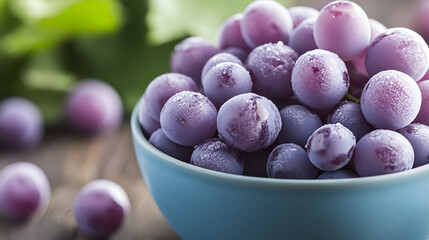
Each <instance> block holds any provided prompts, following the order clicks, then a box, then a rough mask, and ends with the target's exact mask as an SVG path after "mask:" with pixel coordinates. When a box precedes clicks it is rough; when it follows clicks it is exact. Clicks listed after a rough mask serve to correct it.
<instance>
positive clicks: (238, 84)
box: [202, 62, 253, 109]
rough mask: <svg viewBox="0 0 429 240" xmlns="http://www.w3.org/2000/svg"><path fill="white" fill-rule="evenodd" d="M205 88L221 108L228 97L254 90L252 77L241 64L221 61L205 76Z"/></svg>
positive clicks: (213, 101)
mask: <svg viewBox="0 0 429 240" xmlns="http://www.w3.org/2000/svg"><path fill="white" fill-rule="evenodd" d="M202 83H203V89H204V92H205V94H206V96H207V97H208V98H209V99H210V101H211V102H212V103H213V104H214V105H215V106H216V107H217V108H218V109H219V108H220V106H222V104H223V103H224V102H226V101H227V100H228V99H230V98H232V97H234V96H237V95H239V94H242V93H248V92H251V91H252V85H253V83H252V79H251V78H250V74H249V72H248V71H247V70H246V69H245V68H244V67H243V66H241V65H239V64H237V63H232V62H224V63H219V64H217V65H216V66H214V67H212V68H211V69H210V71H208V73H207V74H206V75H205V76H204V78H203V80H202Z"/></svg>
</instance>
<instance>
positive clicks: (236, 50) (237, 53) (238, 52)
mask: <svg viewBox="0 0 429 240" xmlns="http://www.w3.org/2000/svg"><path fill="white" fill-rule="evenodd" d="M222 52H224V53H230V54H232V55H234V56H236V57H237V58H238V59H240V61H241V62H243V63H244V62H246V59H247V56H248V55H249V52H247V51H245V50H243V49H240V48H236V47H230V48H226V49H224V50H223V51H222Z"/></svg>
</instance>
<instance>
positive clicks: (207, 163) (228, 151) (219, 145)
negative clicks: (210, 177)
mask: <svg viewBox="0 0 429 240" xmlns="http://www.w3.org/2000/svg"><path fill="white" fill-rule="evenodd" d="M191 164H193V165H195V166H199V167H202V168H207V169H211V170H214V171H218V172H224V173H231V174H238V175H242V174H243V168H244V167H243V161H242V160H241V158H240V153H239V152H238V151H237V150H235V149H233V148H231V147H230V146H228V145H227V144H226V143H224V142H223V141H222V140H220V139H219V138H211V139H208V140H206V141H204V142H203V143H201V144H199V145H198V146H197V147H196V148H195V150H194V152H193V153H192V156H191Z"/></svg>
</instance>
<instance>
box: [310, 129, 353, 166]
mask: <svg viewBox="0 0 429 240" xmlns="http://www.w3.org/2000/svg"><path fill="white" fill-rule="evenodd" d="M355 145H356V138H355V136H354V135H353V133H352V132H351V131H350V130H349V129H348V128H346V127H344V126H343V125H341V124H340V123H336V124H326V125H323V126H322V127H320V128H319V129H317V130H316V131H315V132H314V133H313V134H312V135H311V136H310V138H309V139H308V142H307V145H306V146H305V147H306V148H307V154H308V158H309V159H310V161H311V162H312V163H313V164H314V165H315V166H316V167H317V168H319V169H320V170H323V171H336V170H338V169H340V168H342V167H344V166H345V165H346V164H347V163H348V162H349V161H350V159H351V158H352V155H353V151H354V149H355Z"/></svg>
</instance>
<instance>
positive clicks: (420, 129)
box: [398, 123, 429, 167]
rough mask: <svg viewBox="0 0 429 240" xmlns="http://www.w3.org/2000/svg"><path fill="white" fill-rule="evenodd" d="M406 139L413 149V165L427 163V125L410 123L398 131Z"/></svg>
mask: <svg viewBox="0 0 429 240" xmlns="http://www.w3.org/2000/svg"><path fill="white" fill-rule="evenodd" d="M398 132H399V133H400V134H402V136H404V137H405V138H406V139H407V140H408V141H410V143H411V146H413V150H414V165H413V167H419V166H422V165H425V164H428V163H429V126H427V125H424V124H421V123H412V124H410V125H408V126H406V127H405V128H402V129H400V130H399V131H398Z"/></svg>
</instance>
